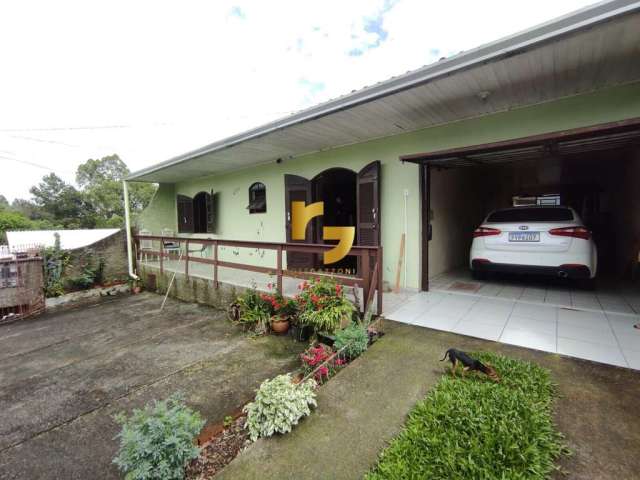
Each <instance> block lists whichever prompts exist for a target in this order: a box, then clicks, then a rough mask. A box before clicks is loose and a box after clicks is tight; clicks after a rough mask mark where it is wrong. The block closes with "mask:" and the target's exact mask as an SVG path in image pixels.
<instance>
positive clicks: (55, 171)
mask: <svg viewBox="0 0 640 480" xmlns="http://www.w3.org/2000/svg"><path fill="white" fill-rule="evenodd" d="M0 158H2V159H5V160H10V161H12V162H18V163H23V164H25V165H30V166H32V167H36V168H42V169H44V170H49V171H50V172H53V173H58V172H60V173H66V174H70V175H73V174H74V172H70V171H68V170H54V169H53V168H50V167H47V166H45V165H41V164H39V163H35V162H30V161H28V160H20V159H19V158H12V157H7V156H4V155H0Z"/></svg>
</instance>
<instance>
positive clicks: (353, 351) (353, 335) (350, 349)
mask: <svg viewBox="0 0 640 480" xmlns="http://www.w3.org/2000/svg"><path fill="white" fill-rule="evenodd" d="M368 346H369V334H368V333H367V328H366V327H365V326H364V325H362V324H359V323H355V322H353V323H351V325H349V326H348V327H347V328H345V329H342V330H338V331H337V332H336V340H335V342H334V343H333V348H335V349H336V350H337V351H339V350H340V349H342V348H343V347H344V350H343V351H342V353H343V355H344V356H345V357H347V358H348V359H350V360H351V359H354V358H356V357H359V356H360V355H362V353H363V352H364V351H365V350H366V349H367V347H368Z"/></svg>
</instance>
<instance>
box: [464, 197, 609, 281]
mask: <svg viewBox="0 0 640 480" xmlns="http://www.w3.org/2000/svg"><path fill="white" fill-rule="evenodd" d="M597 261H598V253H597V249H596V245H595V243H594V242H593V239H592V236H591V232H590V231H589V229H587V228H586V227H585V226H584V223H583V222H582V220H581V219H580V217H579V216H578V214H577V213H576V212H575V211H574V210H573V209H572V208H569V207H563V206H527V207H512V208H504V209H501V210H495V211H493V212H491V213H490V214H489V215H488V216H487V218H486V219H485V220H484V222H482V224H481V225H480V226H479V227H478V228H476V229H475V231H474V232H473V243H472V244H471V253H470V259H469V265H470V267H471V271H472V273H473V275H474V277H476V278H478V277H482V276H484V274H485V273H486V272H509V273H525V274H541V275H553V276H556V277H561V278H577V279H593V278H595V276H596V271H597Z"/></svg>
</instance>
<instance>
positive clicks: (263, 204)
mask: <svg viewBox="0 0 640 480" xmlns="http://www.w3.org/2000/svg"><path fill="white" fill-rule="evenodd" d="M247 209H248V210H249V213H265V212H266V211H267V187H265V186H264V183H261V182H256V183H254V184H253V185H251V186H250V187H249V205H248V206H247Z"/></svg>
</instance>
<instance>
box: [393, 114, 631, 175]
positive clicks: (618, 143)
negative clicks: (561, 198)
mask: <svg viewBox="0 0 640 480" xmlns="http://www.w3.org/2000/svg"><path fill="white" fill-rule="evenodd" d="M638 145H640V118H632V119H628V120H622V121H619V122H611V123H605V124H600V125H593V126H591V127H583V128H574V129H571V130H562V131H557V132H550V133H545V134H542V135H531V136H528V137H522V138H516V139H513V140H505V141H502V142H493V143H485V144H481V145H472V146H467V147H462V148H455V149H447V150H440V151H436V152H428V153H416V154H412V155H403V156H401V157H400V160H401V161H403V162H411V163H419V164H427V165H430V166H436V167H447V168H451V167H469V166H479V165H495V164H500V163H507V162H515V161H518V160H535V159H539V158H544V157H546V156H559V155H571V154H576V153H586V152H593V151H601V150H611V149H616V148H625V147H632V146H638Z"/></svg>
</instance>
